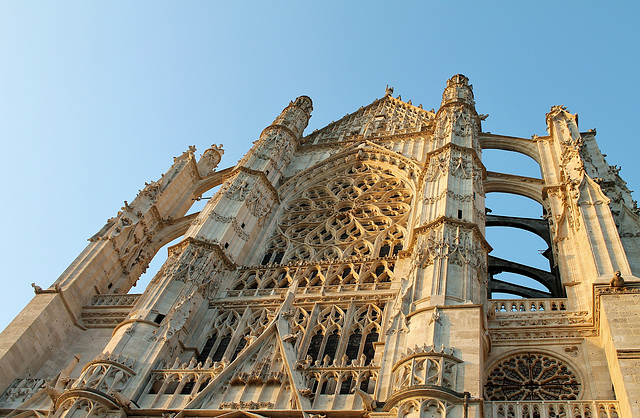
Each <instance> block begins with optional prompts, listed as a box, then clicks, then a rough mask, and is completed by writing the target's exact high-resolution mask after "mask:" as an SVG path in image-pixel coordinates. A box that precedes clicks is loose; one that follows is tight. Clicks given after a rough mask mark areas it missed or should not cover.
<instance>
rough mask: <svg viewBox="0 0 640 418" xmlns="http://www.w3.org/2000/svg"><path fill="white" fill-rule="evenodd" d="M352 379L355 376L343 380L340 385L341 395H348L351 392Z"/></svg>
mask: <svg viewBox="0 0 640 418" xmlns="http://www.w3.org/2000/svg"><path fill="white" fill-rule="evenodd" d="M352 381H353V378H351V377H349V378H348V379H345V380H343V381H342V384H341V385H340V395H348V394H349V393H351V383H352Z"/></svg>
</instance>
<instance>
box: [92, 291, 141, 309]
mask: <svg viewBox="0 0 640 418" xmlns="http://www.w3.org/2000/svg"><path fill="white" fill-rule="evenodd" d="M140 296H141V295H139V294H131V295H94V296H93V297H92V298H91V302H89V305H88V306H114V307H115V306H118V307H119V306H133V305H134V304H135V303H136V302H137V301H138V299H139V298H140Z"/></svg>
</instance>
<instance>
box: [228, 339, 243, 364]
mask: <svg viewBox="0 0 640 418" xmlns="http://www.w3.org/2000/svg"><path fill="white" fill-rule="evenodd" d="M245 345H247V340H246V339H244V338H242V339H241V340H240V341H239V342H238V345H237V346H236V351H234V352H233V356H232V357H231V361H233V360H235V359H236V357H238V354H240V352H241V351H242V349H243V348H244V347H245Z"/></svg>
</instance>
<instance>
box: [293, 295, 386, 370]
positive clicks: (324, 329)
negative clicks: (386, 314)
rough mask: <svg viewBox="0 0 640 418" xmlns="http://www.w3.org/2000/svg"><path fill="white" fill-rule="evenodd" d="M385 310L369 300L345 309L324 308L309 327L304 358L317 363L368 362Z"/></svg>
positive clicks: (358, 364) (370, 360)
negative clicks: (368, 302) (366, 302)
mask: <svg viewBox="0 0 640 418" xmlns="http://www.w3.org/2000/svg"><path fill="white" fill-rule="evenodd" d="M381 320H382V311H381V309H380V308H379V307H377V306H375V305H372V304H368V305H364V306H361V307H359V308H357V309H356V308H352V309H350V310H348V311H347V312H345V311H344V310H343V309H341V308H340V307H338V306H331V307H328V308H325V309H324V310H322V311H321V312H320V313H319V314H318V316H317V319H316V322H317V323H316V325H315V326H314V327H313V328H311V329H310V332H309V336H308V346H307V350H306V356H304V357H305V359H306V361H307V362H308V363H309V365H310V366H315V367H332V366H333V367H345V366H360V367H362V366H369V365H370V364H371V362H372V361H373V358H374V354H375V349H374V346H373V344H374V343H375V342H377V341H378V339H379V337H380V330H381Z"/></svg>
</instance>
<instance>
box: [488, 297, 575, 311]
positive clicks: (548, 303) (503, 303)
mask: <svg viewBox="0 0 640 418" xmlns="http://www.w3.org/2000/svg"><path fill="white" fill-rule="evenodd" d="M488 303H489V312H491V313H496V314H500V313H502V312H505V313H512V312H553V311H565V310H566V309H567V300H566V299H513V300H511V299H509V300H507V299H494V300H489V301H488Z"/></svg>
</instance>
